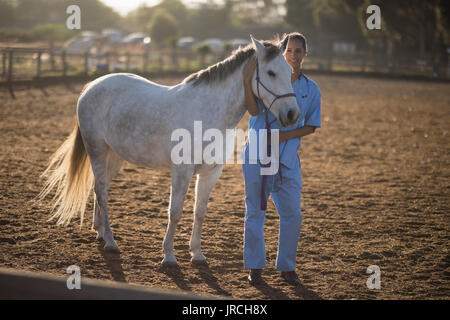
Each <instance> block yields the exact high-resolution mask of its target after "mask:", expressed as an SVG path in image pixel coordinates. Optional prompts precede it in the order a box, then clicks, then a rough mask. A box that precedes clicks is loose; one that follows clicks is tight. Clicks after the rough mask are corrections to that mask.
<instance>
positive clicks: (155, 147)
mask: <svg viewBox="0 0 450 320" xmlns="http://www.w3.org/2000/svg"><path fill="white" fill-rule="evenodd" d="M252 42H253V44H251V45H248V46H247V47H245V48H239V49H238V50H237V51H235V52H234V53H233V54H232V55H231V56H230V57H228V58H227V59H225V60H224V61H222V62H219V63H217V64H216V65H213V66H211V67H209V68H207V69H205V70H202V71H199V72H197V73H195V74H192V75H190V76H189V77H187V78H186V79H185V80H184V81H183V82H182V83H180V84H178V85H176V86H172V87H168V86H161V85H158V84H156V83H153V82H151V81H148V80H146V79H144V78H142V77H139V76H137V75H133V74H110V75H106V76H103V77H100V78H98V79H96V80H94V81H92V82H91V83H89V84H88V85H87V86H86V87H85V89H84V90H83V92H82V94H81V95H80V97H79V99H78V105H77V120H78V121H77V124H76V125H75V128H74V129H73V132H72V133H71V135H70V136H69V137H68V138H67V140H66V141H65V142H64V143H63V144H62V145H61V147H60V148H59V149H58V150H57V151H56V152H55V153H54V154H53V155H52V157H51V158H50V164H49V166H48V167H47V169H46V170H45V172H44V173H43V176H45V177H47V180H46V183H45V186H44V188H43V190H42V191H41V193H40V198H41V199H42V198H43V197H45V196H46V195H47V194H48V193H49V192H50V191H51V190H52V189H54V188H56V194H55V197H54V199H53V201H54V202H53V205H54V206H53V208H54V209H56V210H55V212H54V214H53V216H52V217H51V218H50V219H53V218H56V219H57V224H62V225H68V224H69V222H70V221H71V219H72V218H73V217H74V216H76V215H78V214H80V217H81V224H82V223H83V214H84V210H85V206H86V202H87V199H88V197H89V194H90V191H91V189H92V186H94V192H95V194H94V215H93V229H95V230H96V231H97V239H99V240H104V241H105V246H104V249H105V250H108V251H116V252H117V251H118V246H117V244H116V242H115V241H114V237H113V233H112V231H111V228H110V223H109V217H108V207H107V201H108V187H109V184H110V182H111V180H112V179H113V178H114V177H115V176H116V174H117V173H118V171H119V170H120V168H121V166H122V164H123V162H124V160H126V161H129V162H131V163H134V164H138V165H144V166H148V167H151V168H163V167H168V168H171V169H172V184H171V189H170V205H169V210H168V211H169V212H168V220H169V221H168V226H167V230H166V234H165V237H164V241H163V250H164V259H163V261H162V263H163V264H176V263H177V260H176V258H175V255H174V252H173V241H174V234H175V229H176V226H177V223H178V222H179V220H180V218H181V214H182V211H183V203H184V199H185V195H186V192H187V190H188V186H189V182H190V180H191V178H192V176H193V175H197V181H196V186H195V206H194V223H193V229H192V235H191V238H190V243H189V244H190V251H191V255H192V262H197V263H202V262H203V263H204V262H205V261H206V258H205V256H204V255H203V254H202V251H201V247H200V243H201V240H200V236H201V230H202V224H203V220H204V217H205V213H206V208H207V203H208V199H209V195H210V192H211V190H212V188H213V187H214V185H215V183H216V181H217V179H218V178H219V176H220V174H221V172H222V167H223V165H221V164H205V163H202V164H193V163H194V162H191V163H192V164H185V163H184V164H179V165H176V164H174V163H173V161H171V149H172V147H173V146H174V145H175V143H174V142H173V141H171V133H172V132H173V131H174V130H175V129H178V128H185V129H187V130H189V131H190V132H191V133H192V132H193V127H194V126H193V124H194V121H202V125H203V129H204V130H206V129H209V128H216V129H218V130H220V131H221V132H222V133H223V134H224V135H225V132H226V129H234V128H236V126H237V124H238V123H239V121H240V120H241V118H242V117H243V116H244V114H245V111H246V108H245V106H244V87H243V77H242V69H243V67H244V64H245V62H246V61H247V60H248V59H249V58H250V57H251V56H253V55H255V54H256V56H257V59H258V61H259V76H260V79H259V80H260V82H261V83H263V82H264V83H265V89H263V88H260V90H259V91H260V98H261V99H262V100H263V101H264V102H265V104H266V105H269V104H270V103H272V102H274V101H273V100H274V99H273V95H272V93H270V91H272V92H277V93H289V94H291V93H292V92H293V89H292V86H291V81H290V79H291V73H292V69H291V67H290V66H289V65H288V64H287V62H286V61H285V59H284V58H283V56H282V54H281V51H280V49H279V48H278V47H277V46H276V45H274V44H271V43H269V42H259V41H257V40H255V39H253V37H252ZM269 71H270V72H269ZM254 80H255V81H253V91H254V92H255V93H256V92H257V85H258V83H257V81H256V79H254ZM271 111H272V112H273V113H274V115H275V116H276V117H277V119H278V121H280V123H284V124H286V125H292V124H293V123H295V122H296V120H297V118H298V116H299V111H298V107H297V102H296V99H295V97H292V96H290V97H288V98H286V99H278V100H277V101H276V103H273V106H272V108H271ZM191 136H193V135H191Z"/></svg>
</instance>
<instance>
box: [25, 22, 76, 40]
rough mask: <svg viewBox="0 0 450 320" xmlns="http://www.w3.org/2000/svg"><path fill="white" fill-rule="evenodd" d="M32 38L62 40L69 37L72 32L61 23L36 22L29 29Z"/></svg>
mask: <svg viewBox="0 0 450 320" xmlns="http://www.w3.org/2000/svg"><path fill="white" fill-rule="evenodd" d="M31 35H32V36H33V38H34V39H37V40H45V41H63V40H67V39H68V38H70V37H71V35H72V33H71V32H70V31H69V30H68V29H67V27H66V26H65V25H63V24H53V23H45V24H38V25H36V26H34V27H33V28H32V29H31Z"/></svg>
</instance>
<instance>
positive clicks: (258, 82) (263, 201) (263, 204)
mask: <svg viewBox="0 0 450 320" xmlns="http://www.w3.org/2000/svg"><path fill="white" fill-rule="evenodd" d="M260 85H261V86H262V87H263V88H264V89H266V91H267V92H269V93H270V94H271V95H272V96H274V97H275V98H274V99H273V100H272V103H271V104H270V106H269V108H267V106H266V105H265V103H264V101H263V99H261V95H260V93H259V86H260ZM256 90H257V91H258V98H259V100H260V101H261V102H262V104H263V106H264V108H265V109H266V112H265V120H266V130H267V156H268V157H269V158H270V157H271V156H272V149H271V144H270V141H271V132H270V125H271V124H272V123H273V122H275V121H276V119H275V120H273V121H272V122H269V111H270V109H271V108H272V106H273V104H274V102H275V101H276V100H278V99H282V98H289V97H297V95H296V94H295V93H286V94H282V95H278V94H276V93H274V92H272V91H271V90H270V89H269V88H267V87H266V86H265V85H264V83H262V82H261V78H260V77H259V62H258V59H256ZM270 165H271V163H270V161H269V163H267V164H261V166H262V167H270ZM279 173H280V178H281V177H282V176H281V168H279ZM266 181H267V176H266V175H263V177H262V186H261V210H264V211H265V210H266V209H267V199H266V193H265V189H266Z"/></svg>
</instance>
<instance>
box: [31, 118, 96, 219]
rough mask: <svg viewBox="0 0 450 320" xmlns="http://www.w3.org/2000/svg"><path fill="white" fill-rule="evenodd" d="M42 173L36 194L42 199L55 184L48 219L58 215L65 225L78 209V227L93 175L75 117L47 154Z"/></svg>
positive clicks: (56, 217)
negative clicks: (65, 134)
mask: <svg viewBox="0 0 450 320" xmlns="http://www.w3.org/2000/svg"><path fill="white" fill-rule="evenodd" d="M41 177H43V178H45V179H46V181H45V184H44V188H43V189H42V191H41V192H40V194H39V195H38V198H39V199H43V198H44V197H45V196H46V195H48V194H49V193H50V191H52V190H53V189H55V188H56V192H55V195H54V197H53V209H52V212H53V215H52V217H51V218H50V219H49V221H50V220H53V219H58V220H57V224H58V225H64V226H67V225H68V224H69V223H70V221H71V219H72V218H73V217H74V216H76V215H78V213H80V217H81V222H80V227H81V226H82V225H83V218H84V211H85V208H86V203H87V200H88V197H89V194H90V192H91V189H92V186H93V182H94V175H93V173H92V169H91V165H90V161H89V157H88V154H87V153H86V149H85V147H84V143H83V139H82V137H81V133H80V127H79V126H78V121H77V122H76V125H75V128H74V129H73V131H72V133H71V134H70V136H69V137H68V138H67V139H66V141H64V143H63V144H62V145H61V146H60V147H59V149H58V150H56V152H55V153H54V154H53V155H52V156H51V157H50V163H49V165H48V167H47V169H46V170H45V171H44V173H43V174H42V175H41ZM55 210H56V211H55Z"/></svg>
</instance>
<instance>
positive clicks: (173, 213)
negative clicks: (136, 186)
mask: <svg viewBox="0 0 450 320" xmlns="http://www.w3.org/2000/svg"><path fill="white" fill-rule="evenodd" d="M193 173H194V166H193V165H177V166H176V165H174V166H173V167H172V185H171V187H170V204H169V222H168V224H167V230H166V235H165V237H164V241H163V250H164V259H163V261H162V262H161V263H162V264H163V265H176V264H177V259H176V258H175V255H174V253H173V239H174V236H175V230H176V228H177V224H178V222H179V221H180V219H181V214H182V213H183V204H184V199H185V197H186V193H187V190H188V188H189V182H190V180H191V179H192V175H193Z"/></svg>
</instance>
